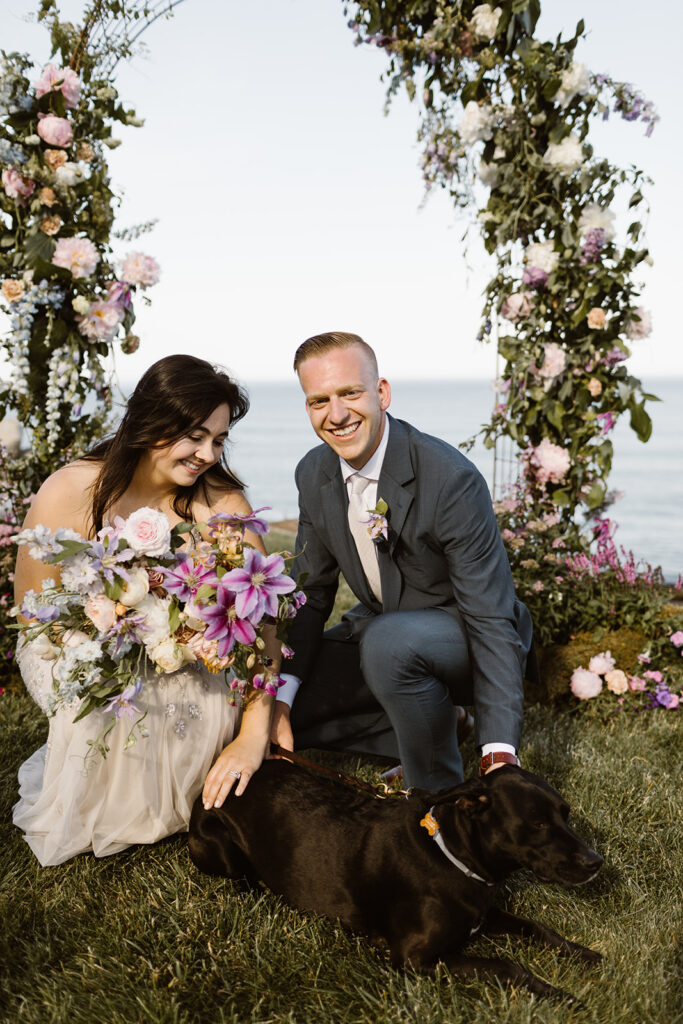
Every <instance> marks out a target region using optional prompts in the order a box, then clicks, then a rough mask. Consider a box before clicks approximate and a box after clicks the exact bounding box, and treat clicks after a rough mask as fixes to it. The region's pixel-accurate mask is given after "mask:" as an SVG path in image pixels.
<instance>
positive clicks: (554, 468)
mask: <svg viewBox="0 0 683 1024" xmlns="http://www.w3.org/2000/svg"><path fill="white" fill-rule="evenodd" d="M529 464H530V465H531V466H532V468H533V471H534V475H535V477H536V479H537V480H538V482H539V483H553V484H559V483H560V481H561V480H563V479H564V477H565V476H566V475H567V472H568V470H569V467H570V465H571V459H570V457H569V452H568V451H567V449H566V448H561V447H560V445H558V444H553V443H552V441H549V440H548V438H547V437H544V438H543V440H542V441H541V443H540V444H539V445H538V446H537V447H536V448H532V449H531V456H530V459H529Z"/></svg>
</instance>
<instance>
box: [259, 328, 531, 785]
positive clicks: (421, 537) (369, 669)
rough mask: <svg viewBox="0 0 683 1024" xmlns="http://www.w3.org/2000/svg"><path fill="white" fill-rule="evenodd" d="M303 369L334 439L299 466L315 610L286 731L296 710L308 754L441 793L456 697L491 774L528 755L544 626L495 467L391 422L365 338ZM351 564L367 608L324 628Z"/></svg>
mask: <svg viewBox="0 0 683 1024" xmlns="http://www.w3.org/2000/svg"><path fill="white" fill-rule="evenodd" d="M294 369H295V370H296V372H297V374H298V376H299V381H300V383H301V387H302V389H303V391H304V394H305V396H306V409H307V411H308V415H309V418H310V420H311V423H312V425H313V429H314V430H315V432H316V434H317V435H318V437H320V438H321V440H322V441H323V442H324V444H323V445H320V446H318V447H317V448H314V449H313V450H312V451H310V452H309V453H308V455H306V456H305V457H304V458H303V459H302V460H301V462H300V463H299V465H298V467H297V471H296V480H297V486H298V490H299V510H300V511H299V531H298V535H297V542H296V551H297V554H298V556H299V557H298V558H297V560H296V563H295V572H296V573H297V574H298V575H299V576H301V575H302V574H303V573H305V574H306V578H305V581H304V584H303V589H304V590H305V592H306V595H307V603H306V605H305V606H304V607H303V608H302V609H301V610H300V612H299V614H298V616H297V618H296V619H295V621H294V623H293V625H292V630H291V633H290V639H289V643H290V645H291V646H292V647H293V648H294V651H295V656H294V659H293V660H292V662H291V663H290V665H291V668H290V669H289V671H290V672H291V675H289V676H287V677H286V679H287V682H286V683H285V686H283V687H282V688H281V690H280V692H279V694H278V700H277V702H276V711H275V721H274V731H273V736H274V738H276V739H278V741H279V742H281V743H283V745H287V742H286V737H290V738H291V734H290V733H289V724H290V723H289V716H290V709H289V706H288V705H290V704H291V705H292V709H291V729H292V730H293V735H294V742H295V744H296V746H297V747H299V748H301V747H323V748H328V749H334V750H353V751H357V752H362V753H374V754H380V755H383V756H386V757H388V758H397V759H399V760H400V761H401V764H402V766H403V775H404V780H405V784H406V785H408V786H418V787H421V788H425V789H441V788H444V787H446V786H452V785H455V784H457V783H458V782H461V781H462V779H463V768H462V759H461V756H460V751H459V747H458V738H457V732H458V721H459V716H460V719H461V720H462V717H463V714H462V708H461V707H460V706H459V705H461V704H473V705H474V714H475V723H476V725H475V743H476V744H477V746H478V747H479V748H480V755H481V762H480V770H481V771H482V773H483V772H485V771H489V770H491V769H493V768H497V767H500V766H501V764H504V763H513V764H518V763H519V762H518V760H517V757H516V753H517V749H518V747H519V742H520V736H521V728H522V706H523V690H522V680H523V676H524V669H525V663H526V657H527V653H528V651H529V648H530V645H531V619H530V616H529V613H528V611H527V609H526V608H525V606H524V605H523V604H521V603H520V602H519V601H518V600H517V599H516V598H515V593H514V590H513V584H512V576H511V573H510V567H509V564H508V560H507V556H506V554H505V550H504V548H503V544H502V541H501V538H500V535H499V532H498V527H497V524H496V519H495V516H494V513H493V509H492V507H491V498H490V495H489V492H488V489H487V487H486V484H485V482H484V480H483V478H482V476H481V475H480V473H479V472H478V470H477V469H475V467H474V466H473V465H472V463H471V462H469V460H468V459H466V458H465V457H464V456H463V455H462V454H461V453H460V452H458V451H457V450H456V449H454V448H451V447H450V445H448V444H446V443H445V442H444V441H441V440H439V439H437V438H434V437H430V436H429V435H427V434H423V433H421V432H420V431H419V430H417V429H416V428H415V427H413V426H411V425H410V424H408V423H405V422H403V421H402V420H395V419H393V418H392V417H391V416H389V415H388V413H387V409H388V408H389V403H390V400H391V389H390V386H389V383H388V381H386V380H385V379H384V378H383V377H380V376H379V373H378V369H377V361H376V358H375V354H374V352H373V351H372V349H371V348H370V346H369V345H367V344H366V343H365V342H364V341H363V340H362V339H361V338H359V337H358V335H355V334H346V333H341V332H335V333H330V334H320V335H317V336H315V337H313V338H309V339H308V340H307V341H305V342H304V343H303V344H302V345H301V346H300V347H299V349H298V350H297V352H296V356H295V360H294ZM385 505H386V509H385V508H384V506H385ZM372 510H374V514H373V515H372V516H371V515H370V512H371V511H372ZM382 512H383V513H384V519H381V518H377V517H378V516H380V515H381V514H382ZM373 525H375V526H376V529H375V531H374V532H375V533H377V536H376V538H375V540H374V541H373V540H372V539H371V537H370V533H369V530H370V527H372V526H373ZM385 535H386V536H385ZM340 571H341V573H342V574H343V575H344V577H345V579H346V580H347V582H348V584H349V586H350V588H351V590H352V591H353V593H354V594H355V596H356V598H357V599H358V601H359V603H358V604H357V605H356V606H355V607H354V608H352V609H351V610H350V611H349V612H347V614H346V615H345V616H344V618H343V619H342V621H341V622H340V623H339V624H338V625H337V626H335V627H334V628H332V629H329V630H327V631H325V630H324V625H325V622H326V620H327V618H328V616H329V614H330V612H331V610H332V607H333V604H334V600H335V595H336V592H337V585H338V581H339V573H340ZM297 690H298V692H297Z"/></svg>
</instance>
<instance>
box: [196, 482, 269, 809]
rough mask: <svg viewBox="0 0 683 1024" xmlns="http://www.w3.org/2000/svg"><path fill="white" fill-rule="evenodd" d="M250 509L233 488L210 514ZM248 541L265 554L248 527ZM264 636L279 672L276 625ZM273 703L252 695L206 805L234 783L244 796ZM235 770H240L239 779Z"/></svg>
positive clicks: (208, 785)
mask: <svg viewBox="0 0 683 1024" xmlns="http://www.w3.org/2000/svg"><path fill="white" fill-rule="evenodd" d="M251 511H252V509H251V506H250V505H249V502H248V501H247V499H246V498H245V497H244V495H243V494H242V492H241V491H231V492H229V493H228V494H226V495H225V496H223V497H221V499H220V500H219V501H216V502H212V506H211V509H210V510H209V516H211V515H216V513H218V512H226V513H233V514H234V513H236V514H238V515H248V514H249V513H250V512H251ZM209 516H207V518H209ZM245 540H246V541H247V543H248V544H251V545H252V547H255V548H257V549H258V550H259V551H260V552H261V553H262V554H266V548H265V545H264V543H263V541H262V539H261V537H259V536H258V535H257V534H255V533H252V532H251V531H250V530H247V531H246V532H245ZM263 639H264V641H265V645H266V646H265V654H266V656H267V657H268V658H269V659H271V661H272V665H271V670H272V671H273V672H274V673H275V674H277V673H278V672H279V671H280V663H281V660H282V653H281V649H280V642H279V640H278V639H277V635H276V630H275V626H264V628H263ZM258 668H259V666H257V667H256V668H255V669H254V671H258ZM273 704H274V698H273V697H272V696H271V695H270V694H268V693H265V692H264V691H263V690H258V691H256V692H255V693H253V694H251V696H250V698H249V700H248V701H247V702H246V704H245V707H244V710H243V712H242V724H241V726H240V731H239V733H238V734H237V736H236V737H235V739H234V740H233V741H232V742H231V743H229V744H228V745H227V747H225V749H224V750H223V751H222V752H221V753H220V754H219V756H218V758H217V759H216V762H215V763H214V765H213V767H212V768H211V771H210V772H209V774H208V775H207V777H206V781H205V783H204V790H203V792H202V799H203V801H204V806H205V807H207V808H209V807H220V806H221V804H222V803H223V801H224V800H225V798H226V796H227V795H228V793H229V792H230V790H231V789H232V787H233V786H234V785H235V783H237V786H236V789H235V795H236V796H241V794H242V793H243V792H244V790H245V789H246V788H247V785H248V784H249V779H250V778H251V776H252V775H253V774H254V772H256V771H258V769H259V768H260V767H261V763H262V761H263V759H264V758H265V756H266V754H267V753H268V746H269V740H270V728H271V720H272V716H273ZM235 773H239V778H237V775H236V774H235Z"/></svg>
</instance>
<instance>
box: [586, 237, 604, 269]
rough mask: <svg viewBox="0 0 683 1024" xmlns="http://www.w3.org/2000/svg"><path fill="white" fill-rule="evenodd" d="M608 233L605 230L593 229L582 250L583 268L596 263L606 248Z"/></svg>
mask: <svg viewBox="0 0 683 1024" xmlns="http://www.w3.org/2000/svg"><path fill="white" fill-rule="evenodd" d="M605 241H606V233H605V229H604V228H591V230H590V231H589V232H588V234H587V235H586V241H585V242H584V243H583V246H582V248H581V259H580V262H581V266H585V265H586V264H587V263H596V262H597V260H598V258H599V256H600V253H601V252H602V250H603V249H604V248H605Z"/></svg>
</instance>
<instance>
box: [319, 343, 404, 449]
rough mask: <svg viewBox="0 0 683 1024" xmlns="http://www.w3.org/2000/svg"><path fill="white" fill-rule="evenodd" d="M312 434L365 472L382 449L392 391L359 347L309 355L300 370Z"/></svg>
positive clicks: (352, 346)
mask: <svg viewBox="0 0 683 1024" xmlns="http://www.w3.org/2000/svg"><path fill="white" fill-rule="evenodd" d="M299 380H300V381H301V386H302V388H303V390H304V394H305V395H306V410H307V412H308V416H309V418H310V421H311V424H312V425H313V429H314V430H315V432H316V434H317V435H318V437H319V438H321V439H322V440H323V441H324V442H325V444H328V445H329V446H330V448H332V450H333V451H335V452H336V453H337V455H339V456H340V457H341V458H342V459H344V460H345V461H346V462H348V463H349V465H351V466H353V467H354V469H361V468H362V467H363V466H364V465H365V464H366V462H367V461H368V459H369V458H370V457H371V456H372V454H373V452H374V451H375V450H376V449H377V446H378V445H379V442H380V440H381V437H382V433H383V430H384V421H385V418H386V410H387V409H388V407H389V402H390V401H391V388H390V387H389V383H388V381H386V380H384V378H383V377H380V378H378V377H377V372H376V368H375V367H374V366H373V364H372V361H371V360H370V359H369V358H368V356H367V355H366V353H365V352H364V350H363V349H362V348H361V347H360V346H358V345H350V346H348V347H346V348H338V349H333V350H331V351H328V352H325V353H324V354H321V355H319V356H318V355H314V356H310V357H309V358H308V359H305V360H304V361H303V362H302V363H301V366H300V367H299Z"/></svg>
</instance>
